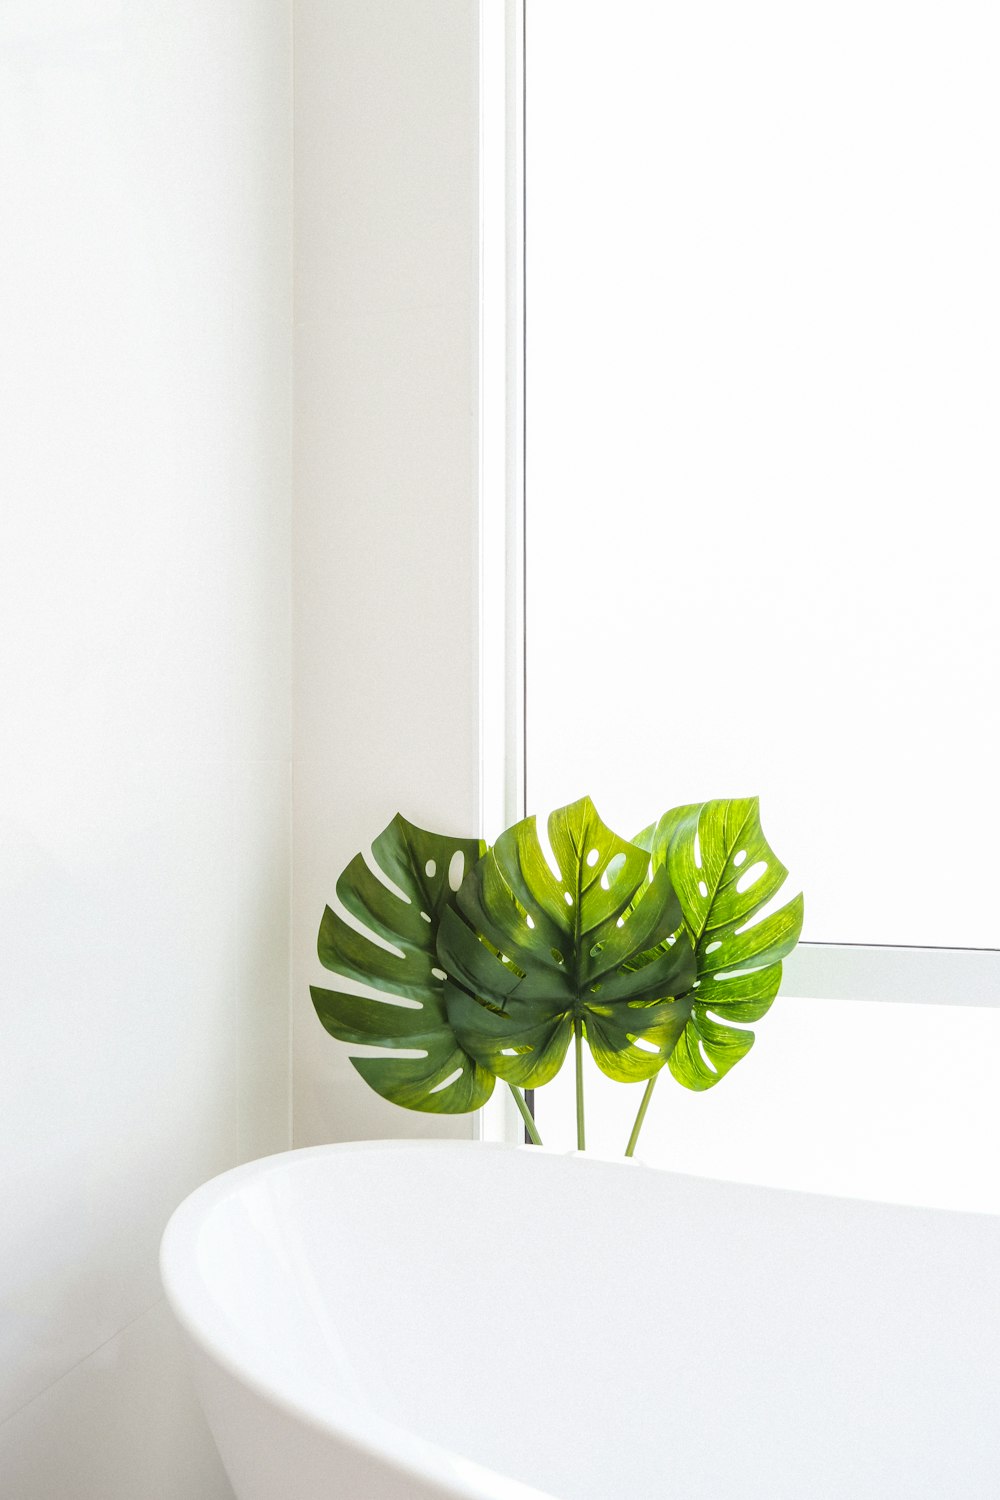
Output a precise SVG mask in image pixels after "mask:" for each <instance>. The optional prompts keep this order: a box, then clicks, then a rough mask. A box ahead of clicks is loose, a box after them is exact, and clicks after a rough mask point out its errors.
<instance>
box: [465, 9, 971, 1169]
mask: <svg viewBox="0 0 1000 1500" xmlns="http://www.w3.org/2000/svg"><path fill="white" fill-rule="evenodd" d="M529 3H530V0H480V63H481V71H480V210H481V236H480V245H481V258H480V406H479V409H480V539H481V547H480V600H481V613H480V746H481V764H480V788H481V796H480V813H481V827H482V830H483V833H484V836H485V837H486V838H488V839H490V840H492V839H493V838H494V837H495V836H496V834H497V833H498V832H499V831H500V829H501V828H502V827H506V826H507V825H509V824H510V823H511V822H513V821H515V820H516V819H517V818H520V817H523V816H524V815H525V812H526V806H525V787H526V766H527V727H528V726H527V724H526V722H525V707H524V703H525V694H524V687H525V670H526V668H525V662H526V647H527V642H526V636H525V588H524V574H525V558H526V549H525V535H526V514H527V509H526V507H527V486H526V479H525V468H524V422H525V402H524V394H525V337H526V332H527V325H526V315H525V309H526V302H527V295H526V288H525V254H524V250H525V235H526V232H527V231H528V228H529V226H526V224H525V214H524V202H525V196H524V180H525V172H526V159H525V134H526V132H525V115H526V68H525V31H526V22H525V10H526V7H527V6H528V4H529ZM528 291H529V292H530V288H529V289H528ZM782 990H783V991H784V992H785V993H786V994H790V995H795V996H796V997H799V998H803V999H817V1000H827V999H829V1000H843V1001H852V1000H861V1001H885V1002H892V1003H897V1004H903V1005H956V1006H977V1007H978V1006H983V1007H992V1008H998V1007H1000V949H995V948H985V947H984V948H946V947H898V946H891V945H874V944H872V945H861V944H852V943H810V942H805V943H800V944H799V946H798V947H797V948H796V950H795V951H794V952H793V953H792V954H791V955H790V957H789V958H787V959H786V960H785V964H784V974H783V978H782ZM499 1092H500V1091H498V1093H499ZM508 1106H509V1107H508ZM484 1117H485V1118H484V1121H483V1125H482V1127H481V1130H480V1134H481V1135H482V1136H483V1137H485V1138H486V1139H493V1140H496V1139H506V1140H519V1139H520V1138H521V1131H520V1123H519V1121H518V1119H517V1116H516V1112H515V1111H514V1109H513V1106H512V1105H509V1101H508V1103H505V1104H502V1105H501V1104H498V1105H496V1106H493V1107H492V1109H487V1111H484Z"/></svg>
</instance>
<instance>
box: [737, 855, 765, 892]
mask: <svg viewBox="0 0 1000 1500" xmlns="http://www.w3.org/2000/svg"><path fill="white" fill-rule="evenodd" d="M766 869H767V860H766V859H758V860H755V861H754V863H753V864H752V865H751V866H750V868H749V869H748V870H744V871H743V874H742V875H741V876H740V878H739V880H737V882H736V889H737V890H738V891H739V893H740V895H741V896H742V894H743V892H744V891H748V890H749V889H750V887H751V886H752V885H756V884H757V881H758V880H759V879H760V877H761V876H762V875H763V873H764V871H765V870H766Z"/></svg>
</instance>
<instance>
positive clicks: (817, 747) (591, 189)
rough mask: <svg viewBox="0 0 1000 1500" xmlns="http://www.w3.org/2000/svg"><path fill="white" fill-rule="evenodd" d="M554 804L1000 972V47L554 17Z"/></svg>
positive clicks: (537, 359)
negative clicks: (773, 868) (717, 812)
mask: <svg viewBox="0 0 1000 1500" xmlns="http://www.w3.org/2000/svg"><path fill="white" fill-rule="evenodd" d="M527 39H528V41H527V46H528V56H527V78H528V106H527V140H528V166H527V244H528V261H527V307H528V328H527V350H528V353H527V393H528V406H527V440H526V441H527V487H528V544H529V560H528V577H527V585H528V625H527V629H528V650H529V662H528V673H527V687H528V750H529V772H528V788H527V791H528V801H529V805H530V806H531V807H532V808H534V807H548V806H552V805H557V804H559V803H561V802H567V801H570V800H571V799H572V798H574V797H576V796H578V795H580V794H581V793H582V792H584V791H587V792H589V793H590V794H591V795H592V796H593V798H594V800H595V801H596V802H597V805H598V807H599V808H600V809H601V810H602V811H603V813H604V815H605V817H606V819H607V820H608V821H609V822H610V823H611V824H612V826H614V827H616V828H620V830H621V832H622V833H624V834H626V835H628V834H631V833H634V832H636V831H637V830H638V829H639V828H641V827H644V826H645V825H646V824H647V823H648V822H650V821H651V820H652V819H653V818H655V817H656V816H657V815H658V814H659V813H661V812H662V811H664V809H665V808H666V807H668V806H673V805H676V804H678V803H682V802H687V801H694V800H700V799H702V798H705V797H713V796H747V795H752V794H755V793H756V794H759V795H760V797H761V801H762V808H763V816H764V826H765V831H766V832H767V833H768V835H769V837H770V838H771V840H772V842H773V844H774V845H775V847H776V848H777V850H778V852H779V854H780V855H781V857H782V858H783V859H784V861H785V863H786V864H787V865H788V866H789V867H790V868H791V869H792V871H793V872H795V874H796V876H797V879H798V881H799V883H800V884H802V883H804V882H805V883H807V884H808V892H807V903H806V926H805V936H806V938H807V939H811V940H818V941H835V942H854V943H866V942H868V943H903V944H905V943H914V944H930V945H937V946H941V945H944V946H966V945H967V946H972V947H984V946H985V947H988V946H994V947H995V946H1000V900H998V887H1000V881H998V877H997V850H998V849H1000V799H998V798H997V796H996V765H997V750H998V743H1000V736H998V715H1000V695H998V693H997V691H996V683H997V672H996V643H997V640H998V637H1000V590H998V589H997V587H996V546H995V534H996V513H997V508H998V505H1000V444H998V441H997V427H996V414H997V411H998V409H1000V355H998V350H1000V280H998V278H997V275H996V267H997V265H998V264H1000V197H998V195H997V193H996V191H995V190H994V189H995V183H996V180H997V172H998V168H1000V161H998V157H1000V145H998V142H1000V97H998V95H997V90H996V77H997V71H998V67H1000V19H998V17H997V15H996V13H995V12H994V11H992V10H991V9H990V8H989V7H985V6H982V5H980V4H975V3H970V0H955V3H947V4H945V3H943V0H935V3H932V4H928V5H920V6H912V5H906V4H903V3H902V0H846V3H845V4H838V5H825V6H819V7H816V6H807V7H803V6H801V5H797V4H794V3H792V0H761V3H759V4H754V5H752V6H746V5H741V4H738V3H736V0H705V3H704V4H699V5H696V6H692V5H680V4H674V3H671V4H666V5H664V4H658V3H653V0H621V3H620V4H616V5H615V6H614V8H613V10H612V9H610V8H609V7H608V6H606V5H604V4H601V3H596V0H572V3H570V0H528V11H527Z"/></svg>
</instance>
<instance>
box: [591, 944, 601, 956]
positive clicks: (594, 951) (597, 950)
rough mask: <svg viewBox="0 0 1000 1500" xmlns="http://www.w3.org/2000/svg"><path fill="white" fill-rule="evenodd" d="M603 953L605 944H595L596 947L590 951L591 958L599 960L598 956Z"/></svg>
mask: <svg viewBox="0 0 1000 1500" xmlns="http://www.w3.org/2000/svg"><path fill="white" fill-rule="evenodd" d="M603 952H604V944H603V943H595V944H594V946H593V947H592V948H591V950H590V956H591V958H597V957H598V955H599V954H601V953H603Z"/></svg>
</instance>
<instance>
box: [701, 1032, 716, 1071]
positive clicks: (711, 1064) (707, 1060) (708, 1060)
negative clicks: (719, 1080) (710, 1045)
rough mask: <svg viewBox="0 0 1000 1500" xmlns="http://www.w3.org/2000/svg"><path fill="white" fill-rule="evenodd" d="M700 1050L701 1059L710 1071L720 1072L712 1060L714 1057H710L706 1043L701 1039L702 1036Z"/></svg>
mask: <svg viewBox="0 0 1000 1500" xmlns="http://www.w3.org/2000/svg"><path fill="white" fill-rule="evenodd" d="M698 1052H699V1053H700V1055H701V1060H702V1062H703V1063H704V1064H705V1067H706V1068H707V1069H708V1071H709V1072H710V1073H718V1071H719V1070H718V1068H717V1067H716V1066H715V1063H714V1062H713V1061H712V1059H711V1058H710V1057H709V1055H708V1052H707V1050H706V1048H705V1043H704V1042H703V1041H702V1040H701V1038H700V1037H699V1038H698Z"/></svg>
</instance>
